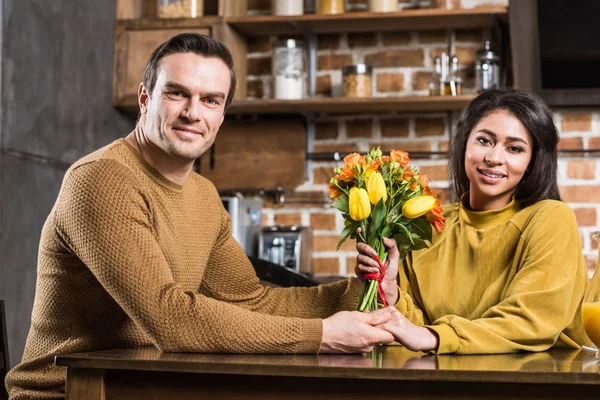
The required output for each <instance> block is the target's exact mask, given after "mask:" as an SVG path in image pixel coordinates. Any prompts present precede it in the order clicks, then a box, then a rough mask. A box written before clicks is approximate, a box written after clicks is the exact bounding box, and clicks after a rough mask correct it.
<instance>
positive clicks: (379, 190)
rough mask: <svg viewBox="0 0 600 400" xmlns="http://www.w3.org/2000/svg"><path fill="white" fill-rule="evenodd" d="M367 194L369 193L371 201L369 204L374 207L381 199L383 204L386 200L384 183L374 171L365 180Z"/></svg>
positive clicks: (381, 177)
mask: <svg viewBox="0 0 600 400" xmlns="http://www.w3.org/2000/svg"><path fill="white" fill-rule="evenodd" d="M367 192H368V193H369V200H371V204H373V205H376V204H377V203H378V202H379V200H381V199H382V198H383V202H384V203H385V201H386V200H387V191H386V189H385V182H384V181H383V176H381V174H380V173H379V172H377V171H374V172H373V173H371V175H369V178H368V179H367Z"/></svg>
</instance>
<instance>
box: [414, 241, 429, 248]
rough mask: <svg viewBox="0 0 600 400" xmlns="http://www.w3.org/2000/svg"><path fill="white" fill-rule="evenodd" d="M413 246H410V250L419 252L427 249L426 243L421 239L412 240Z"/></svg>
mask: <svg viewBox="0 0 600 400" xmlns="http://www.w3.org/2000/svg"><path fill="white" fill-rule="evenodd" d="M413 242H414V244H413V245H412V246H411V248H410V250H421V249H426V248H428V247H429V245H428V244H427V242H426V241H424V240H423V239H413Z"/></svg>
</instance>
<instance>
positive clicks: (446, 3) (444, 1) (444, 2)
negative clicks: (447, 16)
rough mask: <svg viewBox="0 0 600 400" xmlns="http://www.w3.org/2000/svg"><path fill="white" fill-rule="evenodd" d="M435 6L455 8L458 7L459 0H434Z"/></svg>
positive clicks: (448, 8) (447, 8)
mask: <svg viewBox="0 0 600 400" xmlns="http://www.w3.org/2000/svg"><path fill="white" fill-rule="evenodd" d="M435 6H436V7H437V8H445V9H446V10H455V9H457V8H460V0H435Z"/></svg>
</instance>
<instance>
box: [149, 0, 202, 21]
mask: <svg viewBox="0 0 600 400" xmlns="http://www.w3.org/2000/svg"><path fill="white" fill-rule="evenodd" d="M203 8H204V0H158V3H157V11H158V17H159V18H196V17H201V16H202V14H203Z"/></svg>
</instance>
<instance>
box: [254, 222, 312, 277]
mask: <svg viewBox="0 0 600 400" xmlns="http://www.w3.org/2000/svg"><path fill="white" fill-rule="evenodd" d="M311 255H312V230H311V229H310V227H305V226H296V225H294V226H268V227H264V228H262V229H261V230H260V233H259V236H258V257H259V258H261V259H263V260H267V261H270V262H272V263H274V264H279V265H283V266H284V267H286V268H289V269H291V270H293V271H296V272H301V273H305V274H310V273H311V272H312V268H311Z"/></svg>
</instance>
